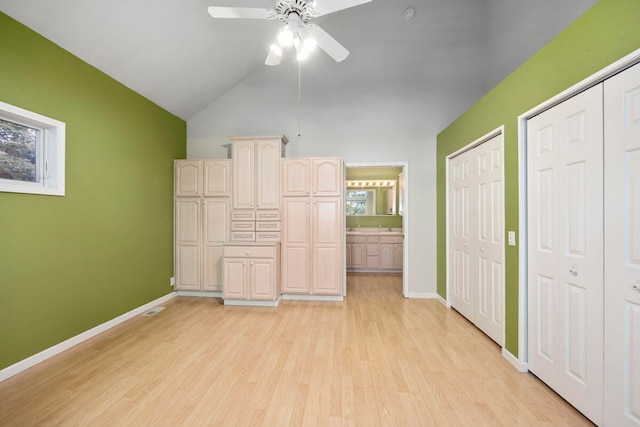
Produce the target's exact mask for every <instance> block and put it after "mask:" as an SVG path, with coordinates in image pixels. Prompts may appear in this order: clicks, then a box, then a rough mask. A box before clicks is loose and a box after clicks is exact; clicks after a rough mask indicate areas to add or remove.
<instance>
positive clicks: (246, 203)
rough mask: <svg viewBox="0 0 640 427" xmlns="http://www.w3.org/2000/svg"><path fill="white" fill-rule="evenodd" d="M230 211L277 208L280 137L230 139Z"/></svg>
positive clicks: (282, 150) (282, 140)
mask: <svg viewBox="0 0 640 427" xmlns="http://www.w3.org/2000/svg"><path fill="white" fill-rule="evenodd" d="M229 139H230V140H231V161H232V171H233V178H232V182H233V191H232V199H233V209H279V208H280V159H281V158H282V155H283V152H284V145H285V144H286V143H287V142H288V141H287V139H286V138H285V137H284V136H282V137H264V138H246V137H231V138H229Z"/></svg>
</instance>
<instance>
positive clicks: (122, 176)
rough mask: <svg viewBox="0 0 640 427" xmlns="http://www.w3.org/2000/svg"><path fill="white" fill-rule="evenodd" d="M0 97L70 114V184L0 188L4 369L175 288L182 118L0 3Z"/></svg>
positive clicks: (64, 116)
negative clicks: (49, 192) (175, 198)
mask: <svg viewBox="0 0 640 427" xmlns="http://www.w3.org/2000/svg"><path fill="white" fill-rule="evenodd" d="M0 101H3V102H6V103H9V104H13V105H15V106H18V107H21V108H24V109H27V110H31V111H34V112H36V113H39V114H43V115H45V116H48V117H51V118H54V119H57V120H60V121H63V122H65V123H66V130H67V133H66V196H64V197H56V196H40V195H26V194H14V193H0V343H1V344H0V348H1V351H0V369H2V368H5V367H7V366H9V365H12V364H14V363H16V362H18V361H20V360H22V359H24V358H26V357H28V356H31V355H33V354H35V353H37V352H39V351H41V350H44V349H46V348H48V347H51V346H53V345H55V344H57V343H60V342H62V341H64V340H66V339H68V338H70V337H73V336H74V335H77V334H79V333H81V332H83V331H86V330H88V329H90V328H92V327H94V326H96V325H99V324H101V323H104V322H106V321H108V320H110V319H113V318H114V317H117V316H119V315H121V314H123V313H125V312H127V311H129V310H131V309H133V308H136V307H139V306H141V305H143V304H145V303H148V302H150V301H152V300H154V299H156V298H159V297H161V296H163V295H166V294H168V293H170V292H171V291H172V289H171V288H170V287H169V278H170V277H171V276H172V275H173V261H172V259H173V249H172V241H173V238H172V230H173V225H172V224H173V211H172V203H173V202H172V193H173V159H175V158H184V157H185V154H186V123H185V122H184V121H183V120H181V119H179V118H177V117H175V116H173V115H172V114H170V113H168V112H167V111H165V110H163V109H161V108H160V107H158V106H157V105H155V104H153V103H151V102H150V101H148V100H147V99H145V98H143V97H141V96H140V95H138V94H136V93H134V92H132V91H131V90H129V89H127V88H126V87H124V86H123V85H122V84H120V83H118V82H116V81H115V80H113V79H112V78H110V77H108V76H106V75H105V74H103V73H102V72H100V71H98V70H96V69H95V68H93V67H91V66H90V65H88V64H86V63H84V62H82V61H81V60H79V59H78V58H76V57H75V56H73V55H71V54H70V53H68V52H66V51H64V50H63V49H61V48H60V47H58V46H56V45H55V44H53V43H51V42H50V41H48V40H46V39H44V38H43V37H41V36H39V35H38V34H36V33H35V32H33V31H31V30H30V29H28V28H26V27H24V26H23V25H21V24H19V23H18V22H16V21H14V20H13V19H11V18H9V17H8V16H7V15H5V14H2V13H0Z"/></svg>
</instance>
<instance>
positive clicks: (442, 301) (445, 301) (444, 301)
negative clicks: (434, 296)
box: [438, 295, 451, 308]
mask: <svg viewBox="0 0 640 427" xmlns="http://www.w3.org/2000/svg"><path fill="white" fill-rule="evenodd" d="M438 301H440V302H441V303H442V305H444V306H445V307H447V308H451V304H450V303H449V301H447V300H446V299H444V298H442V297H441V296H440V295H438Z"/></svg>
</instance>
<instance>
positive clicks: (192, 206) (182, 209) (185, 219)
mask: <svg viewBox="0 0 640 427" xmlns="http://www.w3.org/2000/svg"><path fill="white" fill-rule="evenodd" d="M200 241H201V231H200V199H199V198H194V197H188V198H187V197H185V198H178V199H176V201H175V275H176V289H178V290H200V261H199V260H200Z"/></svg>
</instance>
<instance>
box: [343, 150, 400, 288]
mask: <svg viewBox="0 0 640 427" xmlns="http://www.w3.org/2000/svg"><path fill="white" fill-rule="evenodd" d="M344 176H345V186H346V188H345V221H344V223H345V226H346V228H345V235H346V236H345V242H346V243H345V251H344V253H345V272H346V274H353V273H374V274H376V273H379V274H398V275H401V276H402V294H403V295H404V296H407V294H408V277H409V275H408V270H409V250H408V248H409V235H408V233H407V230H408V229H409V228H408V226H409V209H408V206H409V198H408V194H409V179H408V165H407V162H383V163H373V162H366V163H349V162H346V163H345V175H344ZM345 284H346V280H345ZM345 295H346V289H345Z"/></svg>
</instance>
